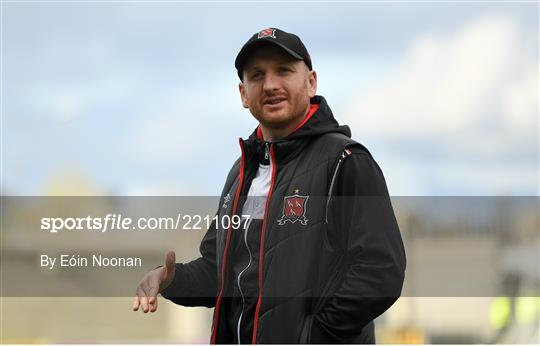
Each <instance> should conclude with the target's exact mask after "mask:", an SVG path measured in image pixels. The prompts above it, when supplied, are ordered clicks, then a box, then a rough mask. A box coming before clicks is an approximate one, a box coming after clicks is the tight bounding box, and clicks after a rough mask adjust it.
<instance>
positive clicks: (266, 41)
mask: <svg viewBox="0 0 540 346" xmlns="http://www.w3.org/2000/svg"><path fill="white" fill-rule="evenodd" d="M271 45H273V46H276V47H279V48H281V49H283V50H284V51H285V52H287V53H289V54H290V55H291V56H292V57H293V58H295V59H298V60H304V62H305V63H306V65H307V66H308V67H309V69H310V70H311V69H312V66H311V57H310V56H309V53H308V51H307V49H306V46H304V44H303V43H302V41H301V40H300V37H298V36H296V35H295V34H291V33H288V32H285V31H283V30H280V29H276V28H268V29H264V30H261V31H259V32H258V33H256V34H254V35H253V36H251V38H250V39H249V40H248V41H247V42H246V43H245V44H244V46H243V47H242V49H240V52H239V53H238V55H237V56H236V60H235V61H234V66H235V67H236V70H237V71H238V77H240V80H242V78H243V77H242V73H243V70H244V65H245V64H246V61H247V59H248V58H249V56H250V55H251V54H252V53H253V52H254V51H255V49H256V48H259V47H262V46H271Z"/></svg>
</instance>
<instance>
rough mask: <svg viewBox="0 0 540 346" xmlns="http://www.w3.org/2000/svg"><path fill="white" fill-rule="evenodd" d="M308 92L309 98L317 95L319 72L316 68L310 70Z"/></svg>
mask: <svg viewBox="0 0 540 346" xmlns="http://www.w3.org/2000/svg"><path fill="white" fill-rule="evenodd" d="M308 94H309V98H312V97H313V96H315V95H317V72H316V71H315V70H311V71H309V76H308Z"/></svg>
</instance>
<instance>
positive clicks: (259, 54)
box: [245, 46, 302, 69]
mask: <svg viewBox="0 0 540 346" xmlns="http://www.w3.org/2000/svg"><path fill="white" fill-rule="evenodd" d="M301 61H302V60H298V59H295V58H293V57H292V56H291V55H290V54H288V53H287V52H285V51H284V50H283V49H281V48H278V47H274V46H262V47H257V48H256V49H255V50H254V51H253V52H252V53H251V54H250V56H249V58H248V59H247V61H246V67H245V68H246V69H249V68H252V67H254V66H256V65H257V64H258V63H262V62H275V63H280V64H284V63H287V64H289V63H290V64H295V63H297V62H301Z"/></svg>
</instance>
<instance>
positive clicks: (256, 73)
mask: <svg viewBox="0 0 540 346" xmlns="http://www.w3.org/2000/svg"><path fill="white" fill-rule="evenodd" d="M261 76H262V73H261V72H253V73H252V74H251V76H250V79H257V78H260V77H261Z"/></svg>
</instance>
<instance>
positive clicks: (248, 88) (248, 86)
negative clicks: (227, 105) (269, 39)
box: [239, 46, 317, 129]
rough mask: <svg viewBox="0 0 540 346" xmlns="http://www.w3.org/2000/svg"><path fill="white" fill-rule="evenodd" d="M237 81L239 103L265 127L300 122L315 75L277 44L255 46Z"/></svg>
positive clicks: (312, 92)
mask: <svg viewBox="0 0 540 346" xmlns="http://www.w3.org/2000/svg"><path fill="white" fill-rule="evenodd" d="M243 73H244V74H243V77H244V81H243V82H242V83H240V85H239V88H240V95H241V97H242V105H243V106H244V107H245V108H249V110H250V112H251V114H253V116H254V117H255V118H256V119H257V120H258V121H259V123H261V125H262V126H265V127H267V128H273V129H279V128H286V127H287V126H291V124H296V123H299V122H300V121H301V120H302V119H303V117H304V116H305V115H306V113H307V112H308V110H309V104H310V103H309V100H310V98H312V97H313V96H315V93H316V91H317V75H316V73H315V71H309V69H308V67H307V65H306V64H305V63H304V62H303V61H302V60H296V59H294V58H293V57H291V56H290V55H289V54H287V53H286V52H284V51H283V50H281V49H280V48H278V47H273V46H267V47H261V48H259V49H257V50H256V51H255V52H254V53H253V54H252V56H251V57H250V59H249V60H248V61H247V62H246V64H245V67H244V71H243Z"/></svg>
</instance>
